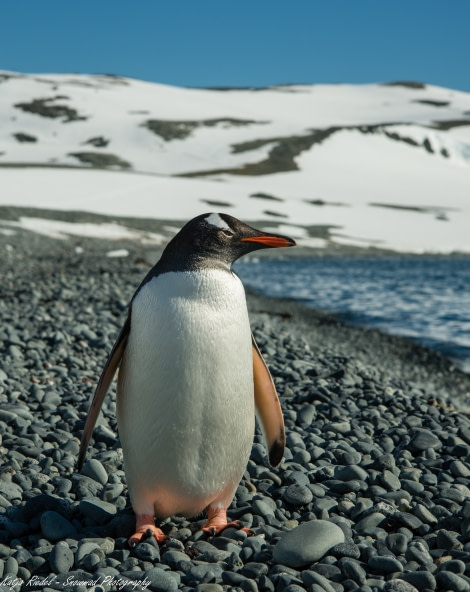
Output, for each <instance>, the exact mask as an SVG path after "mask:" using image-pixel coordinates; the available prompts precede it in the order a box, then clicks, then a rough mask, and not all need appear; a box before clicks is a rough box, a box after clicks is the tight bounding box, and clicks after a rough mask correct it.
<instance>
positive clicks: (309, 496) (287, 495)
mask: <svg viewBox="0 0 470 592" xmlns="http://www.w3.org/2000/svg"><path fill="white" fill-rule="evenodd" d="M283 498H284V500H285V501H286V502H287V503H288V504H292V505H293V506H303V505H305V504H309V503H310V502H311V501H312V500H313V493H312V492H311V491H310V489H309V488H308V487H306V486H305V485H298V484H293V485H289V487H288V488H287V489H286V491H285V492H284V495H283Z"/></svg>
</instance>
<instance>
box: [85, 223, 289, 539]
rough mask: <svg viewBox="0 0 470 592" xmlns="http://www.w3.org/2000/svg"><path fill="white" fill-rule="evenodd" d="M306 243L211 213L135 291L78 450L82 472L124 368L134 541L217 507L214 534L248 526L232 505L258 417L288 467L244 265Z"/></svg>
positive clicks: (124, 439)
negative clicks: (264, 252) (258, 254)
mask: <svg viewBox="0 0 470 592" xmlns="http://www.w3.org/2000/svg"><path fill="white" fill-rule="evenodd" d="M294 245H295V241H294V240H292V239H291V238H288V237H285V236H281V235H277V234H269V233H265V232H262V231H259V230H256V229H254V228H252V227H251V226H248V225H247V224H245V223H243V222H241V221H240V220H238V219H236V218H234V217H232V216H230V215H228V214H223V213H220V214H215V213H210V214H202V215H200V216H197V217H196V218H194V219H192V220H190V221H189V222H188V223H187V224H186V225H185V226H183V228H182V229H181V230H180V231H179V232H178V233H177V234H176V235H175V236H174V237H173V239H172V240H171V241H170V242H169V243H168V244H167V246H166V247H165V249H164V251H163V253H162V256H161V258H160V260H159V261H158V262H157V263H156V265H155V266H154V267H153V268H152V269H151V270H150V271H149V273H148V274H147V275H146V276H145V278H144V279H143V281H142V282H141V284H140V286H139V287H138V288H137V290H136V292H135V294H134V296H133V297H132V299H131V302H130V305H129V309H128V315H127V319H126V321H125V323H124V325H123V327H122V329H121V331H120V333H119V335H118V337H117V340H116V343H115V344H114V347H113V348H112V350H111V353H110V354H109V357H108V359H107V361H106V364H105V366H104V369H103V371H102V374H101V377H100V379H99V381H98V384H97V387H96V390H95V393H94V396H93V399H92V402H91V406H90V410H89V414H88V417H87V420H86V422H85V426H84V430H83V436H82V440H81V444H80V450H79V457H78V470H80V469H81V467H82V465H83V462H84V458H85V455H86V450H87V447H88V443H89V440H90V437H91V435H92V432H93V428H94V425H95V423H96V420H97V418H98V414H99V412H100V409H101V406H102V403H103V399H104V397H105V395H106V393H107V391H108V389H109V386H110V384H111V381H112V380H113V377H114V375H115V373H116V371H117V369H118V367H119V373H118V381H117V399H116V403H117V405H116V412H117V421H118V430H119V437H120V441H121V445H122V451H123V460H124V471H125V475H126V480H127V485H128V490H129V496H130V500H131V504H132V507H133V510H134V512H135V515H136V527H135V533H134V534H133V535H132V536H131V537H130V539H129V544H130V545H131V546H135V545H136V544H137V543H138V542H139V541H140V540H141V539H142V537H143V536H145V537H146V536H150V535H153V536H154V537H155V539H156V540H157V542H159V543H161V542H163V541H164V540H165V539H166V537H165V535H164V534H163V532H162V530H161V529H160V528H158V527H157V526H156V524H155V518H157V519H162V518H167V517H169V516H173V515H183V516H187V517H194V516H197V515H199V514H201V513H202V512H203V511H204V510H207V520H206V521H205V523H204V524H203V526H202V530H203V531H205V532H207V533H211V534H213V535H215V534H219V533H220V532H222V531H223V530H224V529H226V528H227V527H228V526H232V525H233V526H238V527H239V526H240V525H239V524H238V522H229V521H228V519H227V508H228V507H229V505H230V503H231V502H232V500H233V498H234V496H235V492H236V489H237V487H238V484H239V482H240V480H241V478H242V476H243V473H244V471H245V469H246V466H247V463H248V460H249V456H250V452H251V447H252V443H253V437H254V431H255V414H256V415H257V416H258V418H259V421H260V424H261V428H262V431H263V433H264V436H265V440H266V445H267V449H268V453H269V454H268V456H269V462H270V464H271V465H273V466H277V465H278V464H279V463H280V462H281V460H282V457H283V452H284V446H285V430H284V422H283V417H282V411H281V406H280V403H279V398H278V395H277V392H276V388H275V386H274V382H273V379H272V377H271V374H270V372H269V370H268V368H267V366H266V363H265V362H264V360H263V357H262V355H261V353H260V350H259V348H258V346H257V344H256V342H255V339H254V337H253V335H252V332H251V329H250V323H249V318H248V311H247V305H246V297H245V291H244V288H243V284H242V282H241V280H240V279H239V277H238V276H237V275H236V274H235V273H234V272H233V271H232V264H233V263H234V261H236V260H237V259H238V258H239V257H241V256H243V255H245V254H247V253H250V252H253V251H256V250H258V249H263V248H273V247H274V248H277V247H291V246H294Z"/></svg>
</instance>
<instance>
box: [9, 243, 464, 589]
mask: <svg viewBox="0 0 470 592" xmlns="http://www.w3.org/2000/svg"><path fill="white" fill-rule="evenodd" d="M122 246H123V245H116V244H113V245H111V246H110V245H109V243H106V242H105V241H86V242H84V241H82V240H80V239H74V240H70V241H57V240H51V239H47V238H44V237H38V235H32V234H28V233H19V234H16V235H13V236H3V235H0V253H1V257H0V293H1V299H0V318H1V323H0V354H1V355H0V434H1V438H2V441H1V447H0V456H1V472H0V591H1V592H3V591H4V590H14V591H15V592H17V591H19V590H44V591H46V592H49V591H51V590H67V591H69V590H70V591H74V592H79V591H80V592H81V591H85V590H95V592H99V591H100V590H105V591H107V590H126V591H127V590H142V589H147V590H152V591H166V590H176V589H177V588H180V589H184V590H187V591H189V590H197V592H219V591H221V590H222V589H225V590H230V589H238V590H243V591H244V592H256V591H257V590H259V591H260V592H284V591H285V592H302V591H303V590H308V591H309V592H343V591H345V592H349V591H357V592H359V591H360V592H370V591H378V590H384V591H386V592H387V591H397V592H398V591H403V592H415V591H416V590H418V591H428V590H438V591H441V590H442V591H444V590H453V591H464V590H469V589H470V419H469V416H468V415H467V414H466V408H465V405H464V401H465V398H466V397H467V398H468V397H469V393H470V377H468V376H467V375H465V374H462V373H460V372H459V371H458V370H456V369H455V368H453V367H452V365H451V364H450V363H449V362H448V361H447V360H445V359H444V358H442V357H440V356H438V355H436V354H433V353H432V352H430V351H429V350H426V349H424V348H422V347H419V346H417V345H414V344H411V343H410V342H407V341H406V340H403V339H399V338H393V337H387V336H385V335H382V334H380V333H378V332H375V331H368V330H361V329H357V328H350V327H347V326H345V325H343V324H341V323H340V322H338V321H337V320H335V319H334V318H332V317H329V316H326V315H323V314H319V313H317V312H315V311H312V310H307V309H305V308H303V307H302V306H299V305H296V304H293V303H291V302H286V301H274V300H269V299H266V298H261V297H259V296H256V295H251V294H250V295H249V307H250V311H251V319H252V325H253V330H254V334H255V336H256V339H257V341H258V344H259V346H260V348H261V350H262V351H263V353H264V355H265V359H266V361H267V363H268V365H269V367H270V369H271V372H272V374H273V377H274V380H275V382H276V385H277V388H278V392H279V394H280V397H281V400H282V405H283V409H284V415H285V421H286V427H287V449H286V453H285V459H284V461H283V462H282V464H281V465H280V467H278V468H277V469H271V468H270V467H269V465H268V463H267V459H266V452H265V449H264V447H263V445H262V439H261V436H260V435H259V434H257V435H256V436H255V442H254V445H253V451H252V455H251V459H250V461H249V464H248V467H247V470H246V472H245V475H244V478H243V480H242V482H241V484H240V486H239V488H238V492H237V496H236V499H235V501H234V503H233V504H232V507H231V508H230V510H229V514H230V517H231V518H234V519H240V520H241V522H242V523H243V525H244V526H247V527H250V528H251V529H252V531H253V536H247V534H246V533H245V532H244V531H239V530H234V529H228V530H227V531H225V532H224V533H223V535H222V536H218V537H215V538H211V537H208V536H207V535H205V534H203V533H202V532H201V531H200V530H199V528H198V527H199V526H200V524H201V522H202V520H200V519H199V520H198V519H192V520H186V519H183V518H171V519H168V520H166V521H164V523H163V525H162V528H163V530H164V531H165V532H166V533H167V535H168V537H169V538H168V542H167V543H166V544H165V545H163V546H162V547H160V548H159V547H158V546H157V545H156V544H155V543H154V542H153V541H152V540H148V541H145V542H143V543H141V544H139V545H137V547H135V548H134V549H130V548H129V547H128V544H127V537H128V536H129V534H131V532H132V528H133V525H134V518H133V514H132V511H131V510H130V507H129V500H128V496H127V487H126V480H125V475H124V472H123V470H122V453H121V449H120V446H119V441H118V439H117V434H116V419H115V399H114V390H113V393H112V394H111V395H110V396H108V397H107V401H106V402H105V406H104V414H103V418H102V420H101V421H100V424H99V426H98V428H97V429H96V431H95V435H94V439H93V440H92V443H91V446H90V449H89V451H88V456H87V458H88V460H87V462H86V464H85V467H84V469H83V471H82V473H81V474H78V473H77V472H76V470H75V464H76V460H77V452H78V445H79V438H80V434H81V429H82V427H83V422H84V418H85V417H86V413H87V410H88V404H89V399H90V396H91V394H92V392H93V389H94V386H95V384H96V380H97V378H98V376H99V372H100V369H101V367H102V365H103V363H104V360H105V358H106V355H107V353H108V351H109V350H110V348H111V346H112V343H113V340H114V338H115V336H116V334H117V331H118V329H119V328H120V326H121V323H122V322H123V320H124V317H125V310H126V306H127V303H128V301H129V299H130V297H131V296H132V293H133V291H134V289H135V287H136V286H137V285H138V284H139V282H140V280H141V278H142V277H143V275H144V274H145V272H146V271H147V269H148V266H149V263H150V262H151V261H150V259H153V258H154V257H155V255H156V252H155V251H152V252H149V251H145V250H144V249H143V248H142V247H138V246H136V245H129V244H126V245H125V246H126V248H127V249H128V250H129V251H130V255H129V257H126V258H107V257H106V256H105V252H106V251H107V250H110V249H111V248H112V249H117V248H119V247H122ZM77 247H79V248H78V249H77ZM82 248H83V249H84V251H82V250H81V249H82Z"/></svg>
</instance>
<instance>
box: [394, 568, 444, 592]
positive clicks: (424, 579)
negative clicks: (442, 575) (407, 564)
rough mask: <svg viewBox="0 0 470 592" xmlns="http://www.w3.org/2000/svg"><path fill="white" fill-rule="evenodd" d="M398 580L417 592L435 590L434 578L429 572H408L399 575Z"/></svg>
mask: <svg viewBox="0 0 470 592" xmlns="http://www.w3.org/2000/svg"><path fill="white" fill-rule="evenodd" d="M400 578H401V579H402V580H404V581H405V582H408V583H409V584H411V585H412V586H414V587H415V588H417V589H418V590H426V589H428V590H435V589H436V585H437V584H436V578H435V577H434V576H433V574H432V573H430V572H429V571H409V572H407V573H404V574H401V575H400Z"/></svg>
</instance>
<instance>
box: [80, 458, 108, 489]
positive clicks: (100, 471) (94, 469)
mask: <svg viewBox="0 0 470 592" xmlns="http://www.w3.org/2000/svg"><path fill="white" fill-rule="evenodd" d="M82 474H83V475H86V476H87V477H90V479H94V480H95V481H98V483H101V485H105V484H106V483H107V481H108V473H107V472H106V469H105V468H104V467H103V465H102V464H101V463H100V461H99V460H97V459H96V458H90V459H88V460H87V461H86V463H85V464H84V465H83V469H82Z"/></svg>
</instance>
